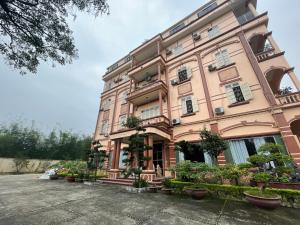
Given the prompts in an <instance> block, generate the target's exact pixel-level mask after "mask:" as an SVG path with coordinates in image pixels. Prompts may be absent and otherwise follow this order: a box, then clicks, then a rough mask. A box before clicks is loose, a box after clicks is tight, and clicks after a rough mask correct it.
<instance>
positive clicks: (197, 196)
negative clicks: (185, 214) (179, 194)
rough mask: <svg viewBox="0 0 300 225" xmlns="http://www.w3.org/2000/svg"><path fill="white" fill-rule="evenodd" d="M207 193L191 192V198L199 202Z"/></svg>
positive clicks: (204, 191)
mask: <svg viewBox="0 0 300 225" xmlns="http://www.w3.org/2000/svg"><path fill="white" fill-rule="evenodd" d="M207 193H208V191H207V190H201V189H199V190H198V189H197V190H193V191H192V198H193V199H196V200H201V199H203V198H204V197H205V196H206V195H207Z"/></svg>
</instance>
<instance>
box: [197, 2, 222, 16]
mask: <svg viewBox="0 0 300 225" xmlns="http://www.w3.org/2000/svg"><path fill="white" fill-rule="evenodd" d="M217 6H218V4H217V2H212V3H209V4H208V5H205V6H204V7H203V8H202V9H201V11H200V12H198V14H197V15H198V17H199V18H200V17H202V16H205V15H206V14H208V13H209V12H211V11H213V10H214V9H215V8H216V7H217Z"/></svg>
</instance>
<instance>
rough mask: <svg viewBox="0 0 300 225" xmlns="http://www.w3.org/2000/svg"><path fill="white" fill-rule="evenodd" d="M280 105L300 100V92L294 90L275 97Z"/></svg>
mask: <svg viewBox="0 0 300 225" xmlns="http://www.w3.org/2000/svg"><path fill="white" fill-rule="evenodd" d="M276 98H277V99H278V101H279V102H280V104H281V105H287V104H293V103H298V102H300V92H295V93H291V94H287V95H283V96H277V97H276Z"/></svg>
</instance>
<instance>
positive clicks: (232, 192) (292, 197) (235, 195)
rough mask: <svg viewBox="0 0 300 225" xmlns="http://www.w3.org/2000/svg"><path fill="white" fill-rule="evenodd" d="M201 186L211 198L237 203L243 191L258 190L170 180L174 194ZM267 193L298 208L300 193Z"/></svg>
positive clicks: (289, 205) (272, 190)
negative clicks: (277, 196) (276, 195)
mask: <svg viewBox="0 0 300 225" xmlns="http://www.w3.org/2000/svg"><path fill="white" fill-rule="evenodd" d="M197 186H201V187H204V188H206V189H207V190H208V191H209V192H210V194H211V196H215V197H218V198H221V199H232V200H238V201H244V192H245V191H256V190H259V189H258V188H257V187H250V186H234V185H221V184H203V183H201V184H198V185H197V184H195V183H192V182H183V181H178V180H171V187H172V188H174V189H175V192H177V193H182V192H183V190H184V188H187V187H195V188H196V187H197ZM266 192H267V193H272V194H278V195H280V196H281V198H282V205H283V206H287V207H293V208H300V191H299V190H290V189H274V188H267V189H266Z"/></svg>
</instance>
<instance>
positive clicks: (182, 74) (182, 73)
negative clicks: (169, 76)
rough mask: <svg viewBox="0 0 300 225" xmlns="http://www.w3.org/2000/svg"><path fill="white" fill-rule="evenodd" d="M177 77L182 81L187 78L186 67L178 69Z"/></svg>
mask: <svg viewBox="0 0 300 225" xmlns="http://www.w3.org/2000/svg"><path fill="white" fill-rule="evenodd" d="M178 79H179V82H182V81H185V80H187V79H188V73H187V69H186V68H183V69H180V70H178Z"/></svg>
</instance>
